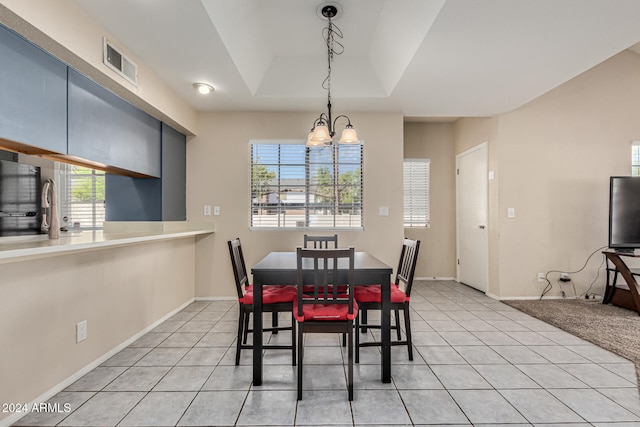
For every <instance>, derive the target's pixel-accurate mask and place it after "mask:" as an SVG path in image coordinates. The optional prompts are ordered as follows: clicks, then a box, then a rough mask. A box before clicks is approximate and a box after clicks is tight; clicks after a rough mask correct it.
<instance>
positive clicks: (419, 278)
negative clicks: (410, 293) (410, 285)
mask: <svg viewBox="0 0 640 427" xmlns="http://www.w3.org/2000/svg"><path fill="white" fill-rule="evenodd" d="M413 280H422V281H425V282H428V281H438V280H442V281H450V280H456V279H455V278H453V277H414V278H413Z"/></svg>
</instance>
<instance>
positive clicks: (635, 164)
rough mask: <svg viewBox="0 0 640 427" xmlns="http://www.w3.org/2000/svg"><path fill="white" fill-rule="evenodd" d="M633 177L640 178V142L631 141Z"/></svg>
mask: <svg viewBox="0 0 640 427" xmlns="http://www.w3.org/2000/svg"><path fill="white" fill-rule="evenodd" d="M631 175H632V176H640V141H631Z"/></svg>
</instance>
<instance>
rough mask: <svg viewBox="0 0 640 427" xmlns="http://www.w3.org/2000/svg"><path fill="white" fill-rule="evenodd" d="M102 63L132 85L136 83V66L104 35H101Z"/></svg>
mask: <svg viewBox="0 0 640 427" xmlns="http://www.w3.org/2000/svg"><path fill="white" fill-rule="evenodd" d="M102 40H103V55H102V61H103V62H104V65H106V66H107V67H109V68H111V69H112V70H113V71H115V72H116V73H118V74H120V75H121V76H122V77H124V78H125V79H127V80H129V81H130V82H131V83H133V84H134V85H136V86H137V85H138V66H137V65H136V64H135V63H134V62H133V61H131V60H130V59H129V58H127V57H126V56H125V55H124V54H123V53H122V52H120V51H119V50H118V48H116V47H115V46H114V45H113V44H111V42H110V41H109V40H107V38H106V37H103V39H102Z"/></svg>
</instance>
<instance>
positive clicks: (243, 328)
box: [227, 238, 297, 366]
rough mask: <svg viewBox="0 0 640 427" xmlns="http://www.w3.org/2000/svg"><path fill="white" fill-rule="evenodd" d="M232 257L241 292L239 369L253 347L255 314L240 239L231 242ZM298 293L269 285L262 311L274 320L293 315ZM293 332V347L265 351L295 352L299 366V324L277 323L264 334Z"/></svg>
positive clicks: (291, 288) (292, 288)
mask: <svg viewBox="0 0 640 427" xmlns="http://www.w3.org/2000/svg"><path fill="white" fill-rule="evenodd" d="M227 243H228V245H229V254H230V256H231V265H232V266H233V276H234V278H235V281H236V291H237V292H238V302H239V304H240V306H239V312H240V314H239V317H238V337H237V342H236V365H239V364H240V352H241V351H242V350H247V349H252V348H253V345H251V344H247V338H248V333H249V332H253V330H252V329H249V318H250V316H251V313H253V285H251V284H249V277H248V275H247V268H246V265H245V263H244V255H243V253H242V245H241V243H240V238H236V239H234V240H229V241H228V242H227ZM296 295H297V289H296V287H295V286H294V285H269V286H264V287H263V288H262V311H263V312H271V313H272V314H273V316H274V319H277V316H278V314H279V313H291V310H292V309H293V303H294V301H295V299H296ZM283 330H290V331H291V345H279V344H278V345H276V344H265V345H263V348H265V349H279V350H291V364H292V365H294V366H295V364H296V323H295V321H294V318H293V316H292V317H291V326H278V325H277V322H276V321H275V320H274V323H273V324H272V327H270V328H263V331H268V332H272V333H277V332H278V331H283Z"/></svg>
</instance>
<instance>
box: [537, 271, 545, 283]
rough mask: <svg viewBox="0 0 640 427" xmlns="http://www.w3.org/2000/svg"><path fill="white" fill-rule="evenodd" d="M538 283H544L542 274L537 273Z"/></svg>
mask: <svg viewBox="0 0 640 427" xmlns="http://www.w3.org/2000/svg"><path fill="white" fill-rule="evenodd" d="M538 283H544V273H538Z"/></svg>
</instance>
